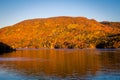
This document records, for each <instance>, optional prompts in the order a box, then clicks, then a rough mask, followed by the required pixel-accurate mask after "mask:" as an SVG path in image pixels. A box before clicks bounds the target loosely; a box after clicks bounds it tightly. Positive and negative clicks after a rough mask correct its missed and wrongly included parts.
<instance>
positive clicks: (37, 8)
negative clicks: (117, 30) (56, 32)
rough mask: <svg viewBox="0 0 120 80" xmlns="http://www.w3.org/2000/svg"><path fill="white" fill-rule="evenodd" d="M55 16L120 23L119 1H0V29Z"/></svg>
mask: <svg viewBox="0 0 120 80" xmlns="http://www.w3.org/2000/svg"><path fill="white" fill-rule="evenodd" d="M56 16H72V17H77V16H83V17H87V18H90V19H96V20H97V21H120V0H0V28H1V27H5V26H9V25H13V24H16V23H18V22H20V21H22V20H26V19H34V18H47V17H56Z"/></svg>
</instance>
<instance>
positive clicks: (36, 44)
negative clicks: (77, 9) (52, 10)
mask: <svg viewBox="0 0 120 80" xmlns="http://www.w3.org/2000/svg"><path fill="white" fill-rule="evenodd" d="M118 34H120V27H111V26H109V25H105V24H101V23H99V22H97V21H96V20H94V19H87V18H85V17H66V16H62V17H51V18H39V19H30V20H25V21H22V22H19V23H17V24H15V25H13V26H7V27H5V28H2V29H0V42H4V43H6V44H8V45H10V46H12V47H13V48H119V47H120V37H119V36H118ZM111 35H112V36H113V37H110V36H111Z"/></svg>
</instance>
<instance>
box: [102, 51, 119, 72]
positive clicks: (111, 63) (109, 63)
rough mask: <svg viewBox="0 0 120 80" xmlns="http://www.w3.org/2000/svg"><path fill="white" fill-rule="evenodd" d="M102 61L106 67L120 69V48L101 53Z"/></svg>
mask: <svg viewBox="0 0 120 80" xmlns="http://www.w3.org/2000/svg"><path fill="white" fill-rule="evenodd" d="M101 63H102V65H103V68H104V69H109V70H116V71H120V54H119V50H116V51H109V53H108V52H102V53H101Z"/></svg>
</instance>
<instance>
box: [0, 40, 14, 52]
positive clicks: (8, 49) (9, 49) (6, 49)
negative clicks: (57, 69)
mask: <svg viewBox="0 0 120 80" xmlns="http://www.w3.org/2000/svg"><path fill="white" fill-rule="evenodd" d="M14 50H15V49H13V48H12V47H10V46H8V45H7V44H4V43H2V42H0V54H1V53H7V52H12V51H14Z"/></svg>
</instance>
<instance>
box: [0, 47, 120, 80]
mask: <svg viewBox="0 0 120 80" xmlns="http://www.w3.org/2000/svg"><path fill="white" fill-rule="evenodd" d="M0 80H120V49H101V50H100V49H99V50H98V49H58V50H56V49H40V50H21V51H20V50H19V51H16V52H12V53H6V54H2V55H0Z"/></svg>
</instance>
